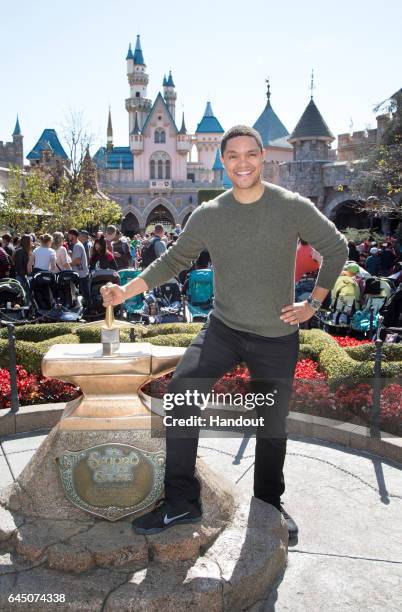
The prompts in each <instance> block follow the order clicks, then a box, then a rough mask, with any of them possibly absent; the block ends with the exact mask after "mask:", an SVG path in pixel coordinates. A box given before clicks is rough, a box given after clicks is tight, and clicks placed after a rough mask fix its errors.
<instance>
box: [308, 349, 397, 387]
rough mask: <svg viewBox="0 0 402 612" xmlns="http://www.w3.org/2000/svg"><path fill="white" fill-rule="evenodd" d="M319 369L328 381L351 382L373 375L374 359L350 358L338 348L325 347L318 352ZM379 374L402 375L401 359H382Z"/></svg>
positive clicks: (386, 376)
mask: <svg viewBox="0 0 402 612" xmlns="http://www.w3.org/2000/svg"><path fill="white" fill-rule="evenodd" d="M319 363H320V370H321V371H323V372H325V373H326V374H327V376H328V380H329V382H332V383H339V382H341V381H343V380H344V379H349V380H351V381H353V382H358V381H363V380H364V379H367V378H373V376H374V361H373V360H365V361H363V362H362V361H357V360H356V359H352V357H350V356H349V355H348V353H347V352H346V351H345V350H344V349H342V348H341V347H338V349H336V350H335V349H333V348H326V349H324V350H323V351H321V353H320V360H319ZM381 376H382V377H384V378H394V377H400V376H402V361H383V362H382V364H381Z"/></svg>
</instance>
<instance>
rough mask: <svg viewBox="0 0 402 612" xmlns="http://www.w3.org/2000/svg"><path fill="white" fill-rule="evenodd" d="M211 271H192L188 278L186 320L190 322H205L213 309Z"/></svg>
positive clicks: (212, 275)
mask: <svg viewBox="0 0 402 612" xmlns="http://www.w3.org/2000/svg"><path fill="white" fill-rule="evenodd" d="M213 277H214V274H213V271H212V270H210V269H205V270H192V271H191V272H190V274H189V276H188V287H187V291H186V295H187V300H186V302H187V303H186V320H187V321H188V322H189V323H191V322H197V321H205V320H206V319H207V318H208V314H209V312H210V311H211V310H212V307H213V297H214V282H213Z"/></svg>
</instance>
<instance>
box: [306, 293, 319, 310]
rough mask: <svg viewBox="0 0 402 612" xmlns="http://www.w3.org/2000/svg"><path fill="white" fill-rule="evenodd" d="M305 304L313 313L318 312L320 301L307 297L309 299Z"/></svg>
mask: <svg viewBox="0 0 402 612" xmlns="http://www.w3.org/2000/svg"><path fill="white" fill-rule="evenodd" d="M306 302H307V304H308V305H309V306H310V307H311V308H313V309H314V310H315V311H317V310H319V309H320V308H321V306H322V302H321V300H318V299H317V298H313V297H312V296H311V295H309V297H308V298H307V299H306Z"/></svg>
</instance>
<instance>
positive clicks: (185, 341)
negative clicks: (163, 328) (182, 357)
mask: <svg viewBox="0 0 402 612" xmlns="http://www.w3.org/2000/svg"><path fill="white" fill-rule="evenodd" d="M193 338H194V334H163V335H161V336H151V337H150V338H145V340H146V342H150V343H151V344H156V345H158V346H189V345H190V344H191V341H192V340H193Z"/></svg>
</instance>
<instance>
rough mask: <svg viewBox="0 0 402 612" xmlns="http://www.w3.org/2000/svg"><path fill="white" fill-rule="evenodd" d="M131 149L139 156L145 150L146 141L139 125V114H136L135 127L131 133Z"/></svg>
mask: <svg viewBox="0 0 402 612" xmlns="http://www.w3.org/2000/svg"><path fill="white" fill-rule="evenodd" d="M130 149H131V152H132V153H133V154H134V155H139V154H140V153H142V152H143V150H144V139H143V137H142V134H141V131H140V126H139V125H138V116H137V113H135V117H134V126H133V129H132V130H131V133H130Z"/></svg>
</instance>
